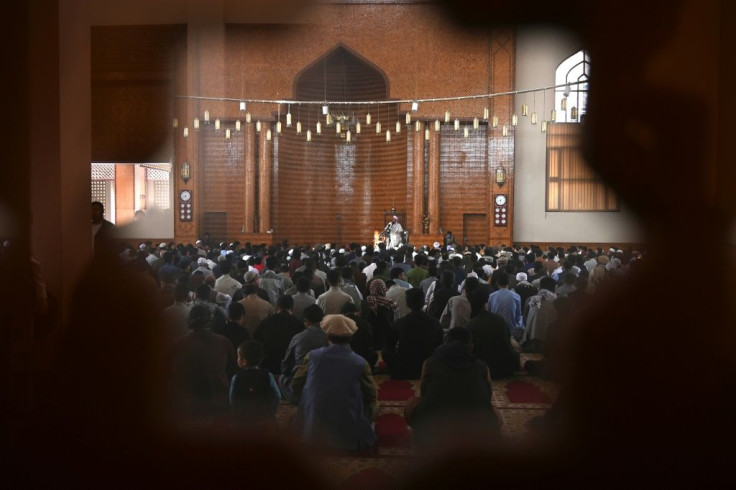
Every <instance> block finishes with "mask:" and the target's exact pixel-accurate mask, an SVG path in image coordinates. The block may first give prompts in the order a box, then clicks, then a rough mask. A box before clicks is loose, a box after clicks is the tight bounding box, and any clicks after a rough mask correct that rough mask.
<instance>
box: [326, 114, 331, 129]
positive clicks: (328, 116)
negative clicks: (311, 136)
mask: <svg viewBox="0 0 736 490" xmlns="http://www.w3.org/2000/svg"><path fill="white" fill-rule="evenodd" d="M325 124H327V125H328V126H331V125H332V114H327V115H326V116H325Z"/></svg>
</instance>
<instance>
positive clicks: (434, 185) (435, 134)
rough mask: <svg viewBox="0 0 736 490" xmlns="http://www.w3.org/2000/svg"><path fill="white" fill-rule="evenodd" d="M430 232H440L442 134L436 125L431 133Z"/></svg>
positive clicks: (432, 126)
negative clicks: (436, 129)
mask: <svg viewBox="0 0 736 490" xmlns="http://www.w3.org/2000/svg"><path fill="white" fill-rule="evenodd" d="M428 170H429V196H428V197H429V199H428V206H427V207H428V208H429V217H430V218H431V219H432V221H430V222H429V232H430V233H432V234H436V233H439V232H440V132H439V131H435V129H434V124H432V125H431V129H430V131H429V169H428Z"/></svg>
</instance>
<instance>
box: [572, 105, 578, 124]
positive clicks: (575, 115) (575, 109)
mask: <svg viewBox="0 0 736 490" xmlns="http://www.w3.org/2000/svg"><path fill="white" fill-rule="evenodd" d="M570 117H571V118H573V120H575V121H577V119H578V108H577V107H575V106H572V108H571V109H570Z"/></svg>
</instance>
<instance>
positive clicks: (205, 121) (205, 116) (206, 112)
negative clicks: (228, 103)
mask: <svg viewBox="0 0 736 490" xmlns="http://www.w3.org/2000/svg"><path fill="white" fill-rule="evenodd" d="M209 122H210V111H204V123H205V124H209Z"/></svg>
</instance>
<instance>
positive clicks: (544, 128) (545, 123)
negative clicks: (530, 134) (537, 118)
mask: <svg viewBox="0 0 736 490" xmlns="http://www.w3.org/2000/svg"><path fill="white" fill-rule="evenodd" d="M542 132H543V133H546V132H547V120H546V119H544V120H542Z"/></svg>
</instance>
